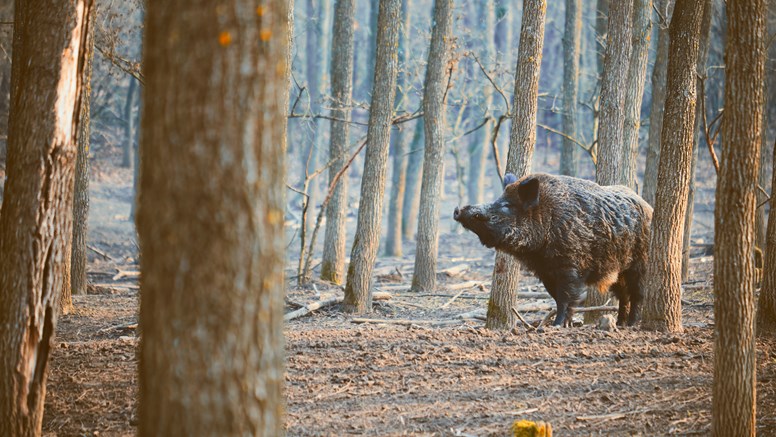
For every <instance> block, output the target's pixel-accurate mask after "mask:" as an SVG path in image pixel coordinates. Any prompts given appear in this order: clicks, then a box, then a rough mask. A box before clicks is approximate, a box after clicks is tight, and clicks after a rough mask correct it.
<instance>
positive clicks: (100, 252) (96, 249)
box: [86, 244, 115, 261]
mask: <svg viewBox="0 0 776 437" xmlns="http://www.w3.org/2000/svg"><path fill="white" fill-rule="evenodd" d="M86 247H87V248H89V250H91V251H92V252H94V253H96V254H97V255H100V256H101V257H102V258H103V259H104V260H105V261H115V260H114V259H113V258H111V256H110V255H108V254H107V253H105V252H103V251H101V250H100V249H98V248H96V247H94V246H90V245H88V244H87V245H86Z"/></svg>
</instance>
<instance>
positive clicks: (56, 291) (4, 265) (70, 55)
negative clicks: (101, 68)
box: [0, 0, 91, 437]
mask: <svg viewBox="0 0 776 437" xmlns="http://www.w3.org/2000/svg"><path fill="white" fill-rule="evenodd" d="M90 9H91V1H88V0H87V1H84V0H80V1H75V0H73V1H44V0H41V1H29V2H17V4H16V13H15V17H14V22H15V23H16V29H15V32H16V36H15V38H14V49H13V53H14V62H13V76H12V79H11V113H12V114H13V115H12V116H11V118H10V122H9V136H8V140H9V141H8V158H9V159H8V167H7V171H8V182H7V184H6V186H5V197H4V199H3V208H2V214H0V327H2V329H0V435H2V436H14V437H17V436H20V437H25V436H38V435H40V433H41V424H42V420H43V401H44V398H45V396H46V377H47V366H48V358H49V353H50V348H51V340H52V336H53V335H54V332H55V330H56V324H57V312H58V305H59V299H60V295H61V289H60V288H61V286H62V281H63V275H64V274H65V272H66V267H67V266H66V263H65V262H64V261H65V256H66V255H69V254H67V253H66V249H67V246H68V244H66V242H69V240H70V237H71V235H72V224H73V223H72V218H73V215H72V211H73V175H74V173H75V160H76V136H77V135H78V131H79V126H78V120H79V117H78V108H79V107H80V101H79V100H80V95H81V84H82V82H81V74H82V72H83V69H84V59H85V52H86V49H85V46H86V36H87V34H88V29H87V28H86V26H87V19H86V17H87V16H88V14H89V10H90Z"/></svg>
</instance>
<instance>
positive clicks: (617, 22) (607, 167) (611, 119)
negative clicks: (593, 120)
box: [584, 0, 633, 323]
mask: <svg viewBox="0 0 776 437" xmlns="http://www.w3.org/2000/svg"><path fill="white" fill-rule="evenodd" d="M632 10H633V0H622V1H614V2H611V3H610V5H609V21H608V34H607V39H606V56H605V59H604V69H603V73H602V77H601V99H600V102H601V104H600V114H599V120H600V121H599V125H598V126H599V127H598V163H597V168H596V182H598V183H599V184H601V185H618V184H622V183H623V182H624V181H623V180H622V175H623V171H622V169H623V167H624V163H623V152H622V150H623V146H622V145H623V140H624V126H625V87H624V86H623V84H625V82H626V80H627V77H628V63H629V60H630V54H631V25H632V16H631V15H632ZM607 299H609V296H607V295H606V294H603V293H588V294H587V300H586V301H585V305H587V306H600V305H603V304H604V303H605V302H606V300H607ZM600 316H601V314H600V313H599V312H597V311H592V312H588V313H585V316H584V319H585V322H586V323H590V322H593V321H596V320H598V318H599V317H600Z"/></svg>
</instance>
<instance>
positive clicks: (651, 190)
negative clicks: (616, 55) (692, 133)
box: [641, 0, 671, 206]
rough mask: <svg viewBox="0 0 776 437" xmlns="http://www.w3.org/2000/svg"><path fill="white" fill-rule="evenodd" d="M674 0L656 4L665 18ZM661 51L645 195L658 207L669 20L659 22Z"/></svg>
mask: <svg viewBox="0 0 776 437" xmlns="http://www.w3.org/2000/svg"><path fill="white" fill-rule="evenodd" d="M670 4H671V0H657V2H656V3H655V7H656V9H657V10H658V11H660V13H661V14H662V16H663V17H665V18H666V19H667V20H669V19H670V9H671V8H670ZM656 51H657V53H656V54H655V66H654V67H653V70H652V102H651V104H650V110H649V137H648V142H647V162H646V164H645V166H644V186H643V187H642V188H641V197H642V198H644V200H646V201H647V203H649V204H650V205H652V206H655V190H656V189H657V169H658V165H659V163H660V135H661V133H662V131H663V107H664V106H665V101H666V74H667V72H668V23H658V31H657V50H656Z"/></svg>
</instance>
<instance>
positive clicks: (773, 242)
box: [757, 2, 776, 336]
mask: <svg viewBox="0 0 776 437" xmlns="http://www.w3.org/2000/svg"><path fill="white" fill-rule="evenodd" d="M768 9H769V14H768V15H769V16H770V17H776V13H775V12H776V2H770V4H769V5H768ZM768 24H770V26H769V27H776V26H775V25H776V20H774V21H771V22H770V23H768ZM773 30H774V29H769V32H768V35H773ZM768 49H769V50H768V51H769V54H770V56H769V57H768V59H767V60H766V65H765V71H766V83H765V87H766V93H767V96H766V97H764V98H763V99H764V100H765V102H766V103H768V102H770V103H771V106H768V105H767V104H765V105H764V110H763V128H762V129H763V134H762V138H763V140H762V141H763V143H762V147H763V151H762V154H765V150H766V148H769V147H773V145H774V142H775V141H774V138H773V136H771V137H769V136H768V134H769V133H772V132H773V130H774V129H773V128H771V129H768V127H769V124H768V123H766V120H767V119H768V116H769V115H770V116H771V120H776V119H774V118H773V115H775V114H774V113H775V112H776V110H774V109H775V108H774V106H776V98H774V97H776V77H774V75H773V74H772V73H770V74H768V73H769V72H771V71H773V70H772V68H773V67H774V64H775V63H776V44H773V43H771V45H770V46H769V47H768ZM771 126H773V125H771ZM769 131H770V132H769ZM771 159H772V160H776V151H775V152H774V153H773V156H772V157H771ZM760 162H762V160H761V161H760ZM771 167H772V169H776V163H773V164H772V165H771ZM762 174H763V172H762V171H761V172H760V175H761V176H762ZM774 177H776V171H773V172H772V173H771V178H774ZM774 187H776V183H774V182H773V180H771V193H772V194H773V188H774ZM774 197H776V196H774ZM774 197H771V198H770V200H769V201H768V203H769V207H770V213H769V214H768V226H767V232H766V242H765V244H764V245H763V246H760V248H761V249H763V253H764V254H765V259H764V262H765V265H764V266H763V281H762V288H761V289H760V297H759V301H758V303H757V332H758V335H762V334H767V335H771V336H772V335H774V334H776V199H774ZM758 202H759V200H758ZM758 205H759V203H758ZM760 209H761V210H763V211H764V210H765V206H763V207H761V208H760ZM758 212H759V211H758Z"/></svg>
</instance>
